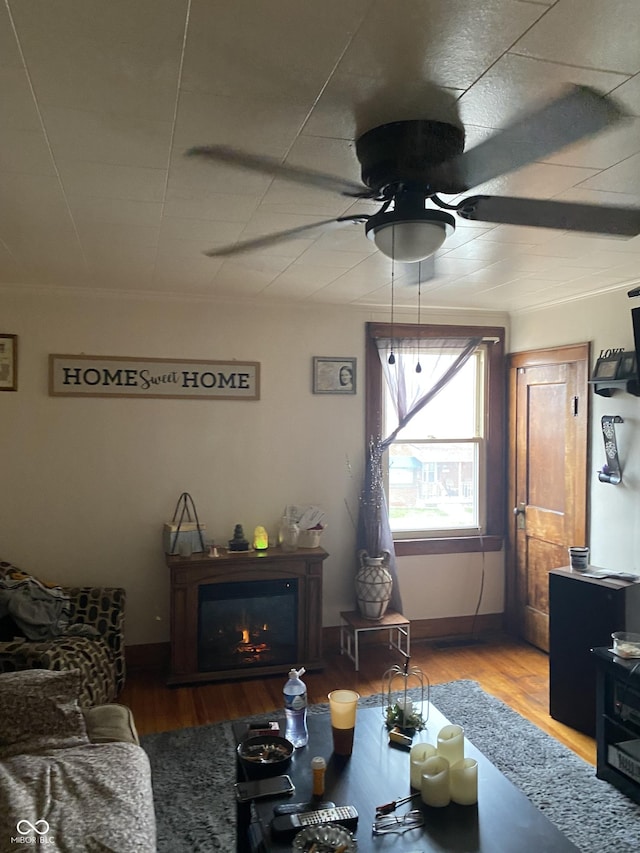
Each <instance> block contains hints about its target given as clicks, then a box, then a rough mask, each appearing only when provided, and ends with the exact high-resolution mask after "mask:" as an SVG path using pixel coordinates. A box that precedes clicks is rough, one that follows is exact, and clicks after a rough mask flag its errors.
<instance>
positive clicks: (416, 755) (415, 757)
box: [409, 743, 438, 791]
mask: <svg viewBox="0 0 640 853" xmlns="http://www.w3.org/2000/svg"><path fill="white" fill-rule="evenodd" d="M437 754H438V751H437V749H436V748H435V746H434V745H433V744H432V743H414V745H413V746H412V747H411V752H410V753H409V766H410V768H411V769H410V774H411V787H412V788H416V789H417V790H418V791H419V790H420V789H421V787H422V772H423V771H422V768H423V766H424V763H425V761H426V760H427V758H433V756H434V755H437Z"/></svg>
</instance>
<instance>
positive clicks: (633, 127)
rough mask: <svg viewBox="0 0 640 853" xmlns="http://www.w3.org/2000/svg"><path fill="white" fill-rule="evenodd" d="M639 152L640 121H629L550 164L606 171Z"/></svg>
mask: <svg viewBox="0 0 640 853" xmlns="http://www.w3.org/2000/svg"><path fill="white" fill-rule="evenodd" d="M638 151H640V119H629V120H626V121H624V122H622V123H621V124H619V125H616V126H615V127H613V128H611V130H608V131H605V132H604V133H600V134H598V135H597V136H595V137H592V138H590V139H588V140H586V141H585V142H580V143H578V144H576V145H570V146H569V147H568V148H563V149H562V151H560V152H558V153H557V154H554V155H552V156H551V157H547V158H546V162H548V163H557V164H559V165H565V166H585V167H587V168H590V169H607V168H609V167H610V166H613V165H615V164H616V163H618V162H619V161H620V160H625V159H627V158H628V157H631V156H632V155H633V154H637V153H638Z"/></svg>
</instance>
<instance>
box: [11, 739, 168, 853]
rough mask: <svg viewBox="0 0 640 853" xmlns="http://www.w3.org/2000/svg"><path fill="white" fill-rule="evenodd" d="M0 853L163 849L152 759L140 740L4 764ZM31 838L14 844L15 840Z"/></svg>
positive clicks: (56, 751) (54, 752) (137, 852)
mask: <svg viewBox="0 0 640 853" xmlns="http://www.w3.org/2000/svg"><path fill="white" fill-rule="evenodd" d="M0 803H2V807H1V808H0V853H15V851H16V850H17V849H18V848H20V847H22V848H25V847H30V848H31V847H32V846H34V845H37V848H38V850H40V849H45V848H44V847H41V844H43V843H45V842H43V838H46V839H47V843H46V849H47V850H55V851H56V853H78V851H79V850H84V851H88V853H98V851H112V852H113V851H116V850H117V851H118V853H146V851H148V853H155V851H156V830H155V812H154V808H153V793H152V790H151V775H150V770H149V760H148V758H147V756H146V753H145V751H144V750H143V749H141V748H140V747H139V746H136V745H134V744H132V743H108V744H92V743H90V744H84V745H82V746H76V747H70V748H67V749H51V750H49V751H48V752H45V753H42V754H34V755H28V754H20V755H15V756H12V757H10V758H6V759H5V760H4V761H0ZM16 837H18V838H24V837H26V838H27V839H31V840H27V841H22V842H21V843H20V842H17V843H13V842H12V841H11V839H12V838H14V839H15V838H16Z"/></svg>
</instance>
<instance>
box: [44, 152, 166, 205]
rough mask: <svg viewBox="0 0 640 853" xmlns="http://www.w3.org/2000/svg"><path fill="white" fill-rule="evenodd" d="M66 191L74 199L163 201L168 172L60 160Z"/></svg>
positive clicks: (141, 167) (140, 167)
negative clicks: (88, 197)
mask: <svg viewBox="0 0 640 853" xmlns="http://www.w3.org/2000/svg"><path fill="white" fill-rule="evenodd" d="M56 163H57V166H58V169H59V172H60V178H61V180H62V184H63V186H64V189H65V192H67V193H68V194H69V195H71V196H76V197H79V196H90V197H94V198H101V199H123V200H130V201H152V202H153V201H155V202H160V201H162V198H163V196H164V188H165V182H166V178H167V176H166V172H165V170H163V169H147V168H144V167H143V166H117V165H113V164H112V163H88V162H86V161H80V160H70V159H66V158H58V159H57V160H56Z"/></svg>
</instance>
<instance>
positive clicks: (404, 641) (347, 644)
mask: <svg viewBox="0 0 640 853" xmlns="http://www.w3.org/2000/svg"><path fill="white" fill-rule="evenodd" d="M340 617H341V619H342V624H341V625H340V654H341V655H347V657H348V658H350V659H351V660H352V661H353V662H354V664H355V667H356V672H358V670H359V668H360V650H359V642H358V641H359V637H360V634H362V633H365V632H367V631H383V630H386V631H388V632H389V639H388V642H389V648H390V649H398V651H399V652H401V653H402V654H403V655H406V656H407V657H409V656H410V655H411V623H410V622H409V620H408V619H406V618H405V617H404V616H403V615H402V614H401V613H396V611H395V610H387V612H386V613H385V614H384V616H383V617H382V619H380V620H379V621H377V622H372V621H371V620H370V619H363V618H362V616H361V615H360V614H359V613H358V612H357V611H356V610H348V611H343V612H342V613H340ZM394 632H395V636H394Z"/></svg>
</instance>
